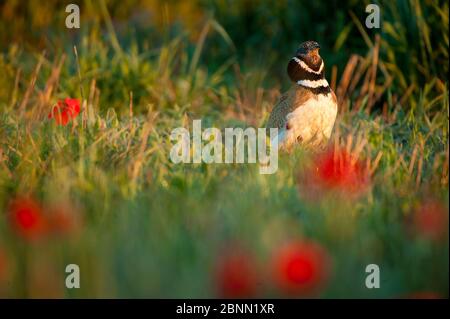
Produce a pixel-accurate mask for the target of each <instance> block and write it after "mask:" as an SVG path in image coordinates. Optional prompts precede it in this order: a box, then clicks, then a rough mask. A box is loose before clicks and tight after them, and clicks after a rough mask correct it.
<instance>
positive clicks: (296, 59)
mask: <svg viewBox="0 0 450 319" xmlns="http://www.w3.org/2000/svg"><path fill="white" fill-rule="evenodd" d="M292 59H294V61H295V62H297V63H298V64H300V66H301V67H302V68H303V69H305V70H306V71H308V72H310V73H315V74H320V73H321V72H322V70H323V67H324V63H323V60H322V64H321V65H320V68H319V71H314V70H313V69H311V68H310V67H309V66H308V65H307V64H306V63H305V62H303V61H302V60H300V59H299V58H297V57H296V56H295V57H293V58H292Z"/></svg>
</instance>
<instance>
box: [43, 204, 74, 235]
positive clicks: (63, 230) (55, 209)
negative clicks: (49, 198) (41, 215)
mask: <svg viewBox="0 0 450 319" xmlns="http://www.w3.org/2000/svg"><path fill="white" fill-rule="evenodd" d="M47 219H48V226H49V229H50V230H51V231H52V232H53V233H54V234H57V235H66V234H70V233H75V232H76V231H77V230H79V228H80V226H81V225H80V219H79V218H78V216H77V215H76V212H75V211H74V210H73V209H71V207H70V206H69V205H67V204H58V205H54V206H52V207H50V208H49V214H48V218H47Z"/></svg>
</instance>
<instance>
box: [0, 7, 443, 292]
mask: <svg viewBox="0 0 450 319" xmlns="http://www.w3.org/2000/svg"><path fill="white" fill-rule="evenodd" d="M223 3H225V4H223ZM398 3H400V4H401V6H400V8H402V10H403V9H404V10H406V11H408V10H411V9H413V10H415V12H416V15H414V19H411V20H408V22H405V21H404V20H405V19H404V18H405V17H406V16H407V14H404V15H403V16H401V17H400V18H399V17H391V16H390V15H391V14H392V15H393V14H394V12H395V10H394V9H393V7H390V6H389V7H386V12H387V17H386V19H385V20H384V22H383V23H384V26H383V28H382V31H381V32H380V33H379V34H373V35H372V34H361V32H363V31H364V30H363V29H358V25H357V23H355V22H354V21H353V20H352V18H351V17H352V14H350V13H348V15H347V14H346V13H345V12H344V13H342V14H344V16H345V17H346V19H347V20H345V22H346V23H343V27H342V28H344V27H345V25H348V26H349V27H348V28H347V31H342V28H339V29H338V31H337V32H341V31H342V32H345V33H346V34H347V35H345V33H344V35H343V36H342V37H341V38H340V39H341V40H340V43H342V44H339V45H338V48H337V49H339V50H340V49H341V48H345V47H346V45H348V46H349V47H351V46H350V43H354V42H357V41H359V42H358V44H359V45H355V46H354V47H355V48H356V49H355V50H354V52H352V53H354V54H347V53H346V51H348V50H351V49H349V48H347V49H345V50H344V51H342V53H340V55H342V57H339V59H341V60H339V61H338V62H339V64H338V63H336V61H335V62H334V63H333V59H331V61H332V62H330V64H328V63H327V62H328V60H327V55H332V54H331V53H327V50H326V47H327V46H329V47H331V44H330V42H328V44H325V49H323V50H322V51H324V59H325V62H326V63H327V68H328V71H327V78H328V79H329V80H330V83H332V86H333V89H334V90H335V92H336V94H337V96H338V100H339V109H340V110H339V115H338V120H337V122H336V126H335V129H334V133H333V136H332V141H331V142H330V143H331V145H332V146H335V147H342V148H345V149H348V150H349V151H350V152H351V153H352V154H354V156H355V158H357V159H359V160H360V161H362V162H364V163H368V164H367V165H369V167H370V174H371V183H370V189H369V191H368V192H367V193H366V194H365V195H364V196H362V197H360V198H358V199H356V200H342V199H341V200H339V199H336V198H334V197H324V198H322V199H321V200H319V201H311V200H309V199H308V198H307V197H305V196H304V194H303V193H302V192H299V187H298V186H299V185H298V184H299V179H298V174H299V172H301V171H302V169H303V168H304V167H306V166H307V164H306V163H308V161H309V159H310V157H311V155H310V154H308V153H307V152H304V151H302V150H301V149H297V150H296V151H295V152H294V154H290V155H286V154H284V155H281V157H280V163H279V170H278V172H277V173H276V174H274V175H260V174H259V173H258V167H257V166H256V165H238V164H234V165H223V164H212V165H206V164H187V165H179V164H173V163H172V162H171V161H170V159H169V152H170V148H171V143H170V139H169V135H170V132H171V130H172V129H173V128H176V127H187V128H189V125H190V124H191V123H192V120H193V119H198V118H202V119H203V125H204V126H215V127H218V128H224V127H236V126H241V127H246V126H258V127H263V126H264V123H265V121H266V119H267V117H268V114H269V112H270V110H271V108H272V106H273V105H274V103H275V102H276V99H277V98H278V97H279V96H280V93H281V91H282V90H283V88H285V87H287V85H288V82H287V77H286V76H285V75H284V74H283V75H282V77H281V76H279V72H281V73H282V72H284V68H285V66H284V63H285V62H286V61H285V59H284V60H283V59H282V58H280V57H279V56H276V57H273V56H270V52H271V51H273V50H269V49H267V50H266V51H262V52H266V53H267V65H268V67H267V68H264V67H262V66H261V65H263V64H260V65H259V66H258V65H255V64H254V63H251V62H244V61H251V60H252V59H251V57H252V56H253V55H252V53H251V52H252V51H251V45H250V44H245V43H243V42H242V41H236V35H235V34H236V32H235V30H233V27H228V25H232V24H233V20H228V18H227V17H226V16H227V14H228V11H227V10H225V9H224V10H221V11H220V12H216V17H209V18H206V19H205V20H204V23H203V24H202V25H201V27H200V28H198V29H196V30H200V31H199V34H198V36H197V37H196V38H195V40H194V41H193V40H192V39H191V38H190V36H191V34H189V33H183V32H178V33H176V32H175V31H174V30H177V29H176V24H175V22H171V23H173V25H174V26H175V27H174V28H175V29H174V30H172V29H170V28H169V29H167V30H169V31H167V34H164V35H163V38H162V39H160V41H155V42H154V43H151V42H150V43H146V44H143V42H145V41H142V42H141V41H140V38H139V37H138V35H135V36H128V35H127V36H121V34H120V33H117V34H116V32H118V31H117V29H118V28H119V27H120V26H119V25H118V23H120V22H117V21H115V20H111V18H110V17H109V15H110V14H111V16H115V15H114V5H111V6H110V7H109V8H106V6H105V7H104V8H103V10H99V11H98V12H100V13H99V14H98V17H97V20H95V21H94V22H93V23H92V24H89V28H87V29H83V30H82V31H80V32H79V33H77V34H76V35H74V37H73V38H71V39H69V38H67V37H66V38H61V37H58V36H55V38H50V39H54V40H51V41H54V42H52V43H53V44H54V45H49V47H48V48H47V50H46V52H45V53H42V51H41V50H40V49H38V48H39V45H36V46H34V47H33V48H32V49H31V48H27V47H26V46H22V45H18V44H13V43H11V44H9V43H8V44H7V45H6V43H5V42H2V47H3V50H2V51H1V53H0V72H1V73H2V79H1V80H0V81H1V85H0V110H1V113H0V137H1V139H0V208H1V211H4V213H2V214H0V253H1V252H3V255H4V256H5V257H4V259H5V260H6V265H7V266H8V267H7V270H8V271H7V272H6V273H7V276H5V277H6V279H4V281H1V280H0V296H2V297H3V296H4V297H212V296H217V295H219V294H218V292H217V287H216V285H215V281H214V275H213V274H214V272H213V270H214V267H215V263H216V261H217V260H218V258H219V257H220V256H221V255H223V249H224V246H227V245H229V244H230V243H235V244H236V245H238V246H243V247H247V249H248V250H250V251H251V252H253V254H254V255H255V256H256V259H257V260H258V261H259V262H260V263H261V264H262V265H265V264H268V263H269V262H268V261H270V260H271V255H272V252H273V251H274V250H276V249H277V248H278V247H280V245H281V244H282V243H283V242H285V241H290V240H292V239H296V238H307V239H309V240H313V241H315V242H318V243H320V245H322V246H323V247H324V248H325V249H326V250H327V251H328V253H329V254H330V256H331V257H332V260H333V264H332V265H333V267H332V277H331V279H330V281H329V282H328V284H327V286H326V288H325V289H323V290H322V291H321V293H320V296H321V297H325V298H330V297H367V298H379V297H382V298H396V297H403V296H408V295H411V294H414V293H420V292H433V293H436V294H438V295H439V296H443V297H448V269H449V266H448V237H447V238H445V239H444V240H440V241H435V240H430V239H427V238H424V237H423V236H420V234H411V232H410V229H409V226H408V225H409V223H408V220H410V219H411V218H412V216H413V215H414V212H415V210H416V209H417V208H418V207H420V206H421V205H422V204H423V203H425V202H427V201H436V202H438V203H440V204H441V205H443V206H444V207H445V208H448V154H449V148H448V110H449V97H448V80H447V78H446V77H445V74H446V72H448V60H447V59H448V35H447V34H448V10H444V9H442V10H441V9H440V8H439V7H438V6H437V5H435V4H431V5H430V4H429V3H428V2H427V1H422V2H420V1H404V2H402V1H398ZM86 5H87V7H88V9H87V11H88V13H89V12H91V11H93V9H92V7H93V6H94V5H93V4H92V3H91V2H89V1H87V2H86ZM208 5H211V6H212V7H214V6H218V7H220V8H223V7H224V6H226V1H217V2H214V3H213V4H209V3H208ZM208 5H207V7H208ZM296 5H297V4H296ZM130 6H131V5H130ZM346 6H348V7H350V9H349V8H347V7H346V9H349V10H351V9H353V10H356V8H358V7H353V6H352V5H351V4H346ZM423 7H425V8H426V10H419V9H423ZM268 8H270V7H268ZM108 9H109V10H110V11H111V13H108ZM186 10H187V9H186ZM230 10H231V9H230ZM241 10H243V9H241ZM279 10H281V14H280V16H282V15H283V14H282V13H283V12H285V11H283V10H285V8H284V7H283V5H280V8H279ZM311 10H313V8H312V9H311ZM402 10H399V12H403V11H402ZM201 12H203V11H201ZM311 12H315V11H311ZM36 14H38V13H36ZM339 14H341V13H339ZM399 14H402V13H399ZM193 16H195V15H194V14H193ZM264 16H265V15H264V14H263V15H261V16H260V17H264ZM268 16H269V17H270V15H268ZM274 16H275V14H274ZM353 16H355V15H353ZM355 17H356V16H355ZM240 18H241V16H237V18H236V19H238V20H239V19H240ZM99 21H103V22H105V26H106V27H105V28H102V26H103V25H102V24H101V23H100V22H99ZM264 21H265V20H264V19H263V22H264ZM292 21H295V20H288V21H287V22H286V23H287V26H285V28H287V29H289V28H290V27H291V23H293V22H292ZM361 21H364V20H361ZM266 22H267V21H266ZM264 23H265V22H264ZM273 23H275V24H276V22H273ZM347 23H348V24H347ZM427 23H429V25H427ZM438 23H439V24H440V25H441V27H442V28H443V33H442V35H441V36H437V35H435V32H434V31H435V28H436V25H437V24H438ZM409 24H411V25H409ZM237 25H239V24H237ZM255 25H256V26H257V25H258V22H255ZM294 25H295V24H294ZM427 26H428V28H427ZM21 28H26V27H23V26H22V27H21ZM235 28H236V27H235ZM348 29H351V31H348ZM136 30H138V29H136ZM358 30H360V31H358ZM411 30H413V32H416V33H410V32H411ZM427 30H428V31H427ZM445 30H446V32H444V31H445ZM431 31H433V32H431ZM136 32H137V31H136ZM173 33H175V34H173ZM263 34H264V33H263ZM415 34H416V35H417V37H416V36H414V38H415V39H420V40H418V41H416V42H413V41H409V40H408V37H410V36H411V35H415ZM255 36H258V35H255ZM345 38H346V39H345ZM365 38H366V39H369V40H370V42H369V43H365V42H364V39H365ZM343 39H344V40H343ZM255 41H256V42H258V41H257V40H255ZM294 41H298V37H294ZM29 43H32V42H29ZM56 43H62V46H59V47H58V46H56ZM325 43H327V42H325ZM297 44H298V43H297ZM146 45H148V47H145V46H146ZM74 47H75V48H76V49H74ZM263 47H264V46H263ZM294 48H295V45H294V47H290V50H291V51H292V49H294ZM214 52H219V53H218V56H226V57H227V58H224V59H213V58H212V54H213V53H214ZM228 52H230V53H228ZM249 52H250V53H249ZM277 54H283V56H288V54H290V51H289V52H282V53H280V52H278V53H277ZM406 56H407V57H409V58H408V59H410V61H408V59H407V58H405V57H406ZM258 59H260V58H259V57H258ZM261 59H263V58H261ZM344 59H345V60H344ZM212 60H214V61H212ZM444 60H445V62H444ZM258 61H259V60H258ZM274 61H277V63H274ZM279 61H284V62H282V65H281V66H280V64H279V63H280V62H279ZM342 62H344V63H342ZM416 64H417V65H418V66H417V67H413V66H412V65H416ZM274 69H277V71H273V70H274ZM444 71H445V73H444ZM277 72H278V74H277ZM272 75H274V76H272ZM65 97H78V98H80V99H81V100H82V112H81V114H80V115H79V116H78V117H77V118H76V119H75V120H74V121H73V122H71V123H70V125H68V126H66V127H61V126H58V125H56V124H55V122H54V121H52V120H49V119H48V118H47V114H48V112H49V111H50V110H51V108H52V106H53V105H54V104H55V103H56V102H57V100H58V99H61V98H65ZM25 195H29V196H32V197H33V198H35V199H37V200H38V201H40V202H42V203H43V206H44V207H50V206H51V205H53V204H54V203H65V204H66V205H69V206H70V207H71V210H72V211H73V212H74V213H73V214H75V215H76V216H78V218H80V220H81V221H82V226H81V227H80V229H79V230H78V231H77V232H73V233H72V232H70V233H67V234H63V235H62V236H59V237H58V236H57V237H50V238H48V239H46V240H41V241H35V242H31V243H30V242H29V241H27V240H24V239H23V238H21V237H20V236H18V235H17V234H16V233H15V232H14V231H13V229H12V228H11V225H10V222H9V220H8V207H9V204H10V202H11V200H12V199H14V198H15V197H17V196H25ZM44 214H51V212H49V211H45V212H44ZM447 218H448V217H447ZM447 220H448V219H447ZM447 235H448V232H447ZM0 262H1V254H0ZM69 263H76V264H78V265H79V266H80V269H81V278H82V279H81V288H80V289H73V290H69V289H66V288H65V287H64V280H65V275H66V274H65V273H64V269H65V266H66V265H67V264H69ZM370 263H376V264H378V265H379V266H380V269H381V278H382V279H381V289H367V288H366V287H365V286H364V280H365V277H366V275H367V274H366V273H365V271H364V270H365V266H366V265H367V264H370ZM0 266H1V263H0ZM0 270H1V267H0ZM1 274H2V273H1V271H0V279H2V277H1ZM264 278H265V279H264V281H263V287H262V288H261V289H260V291H259V293H258V296H262V297H270V296H283V295H282V294H280V292H279V291H277V290H276V289H275V288H274V287H273V286H272V284H271V280H270V276H268V275H267V276H264Z"/></svg>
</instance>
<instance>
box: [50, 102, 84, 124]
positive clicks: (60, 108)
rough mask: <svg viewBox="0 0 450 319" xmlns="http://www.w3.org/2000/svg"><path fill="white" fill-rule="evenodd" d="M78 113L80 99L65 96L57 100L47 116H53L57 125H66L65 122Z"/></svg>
mask: <svg viewBox="0 0 450 319" xmlns="http://www.w3.org/2000/svg"><path fill="white" fill-rule="evenodd" d="M79 113H80V100H78V99H71V98H65V99H64V100H59V101H58V103H57V104H56V105H55V106H54V107H53V109H52V111H51V112H50V113H49V114H48V118H49V119H51V118H54V119H55V121H56V123H57V124H58V125H63V126H65V125H67V123H68V122H69V121H70V120H71V119H74V118H76V117H77V115H78V114H79Z"/></svg>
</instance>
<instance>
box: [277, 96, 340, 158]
mask: <svg viewBox="0 0 450 319" xmlns="http://www.w3.org/2000/svg"><path fill="white" fill-rule="evenodd" d="M336 114H337V105H336V102H335V100H334V99H333V97H332V93H328V94H327V95H324V94H318V95H315V96H314V97H312V98H310V99H309V100H308V101H306V103H304V104H302V105H301V106H299V107H297V108H296V109H295V110H294V111H292V112H291V113H288V114H287V116H286V127H285V128H282V129H281V130H280V131H279V134H278V138H277V140H278V145H279V147H280V148H282V149H290V147H291V146H292V145H294V144H295V143H297V142H298V143H300V144H302V145H304V146H312V147H318V146H321V145H323V144H324V143H325V142H327V141H328V139H329V138H330V136H331V132H332V130H333V126H334V122H335V120H336Z"/></svg>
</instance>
